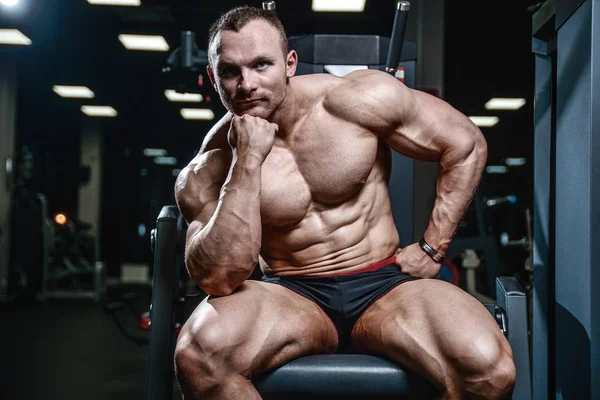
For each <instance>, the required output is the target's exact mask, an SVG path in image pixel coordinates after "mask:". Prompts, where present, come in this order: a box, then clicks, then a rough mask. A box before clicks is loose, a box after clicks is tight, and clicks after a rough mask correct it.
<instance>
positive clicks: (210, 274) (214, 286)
mask: <svg viewBox="0 0 600 400" xmlns="http://www.w3.org/2000/svg"><path fill="white" fill-rule="evenodd" d="M188 271H189V274H190V277H191V278H192V280H193V281H194V282H195V283H196V285H198V287H199V288H200V289H201V290H202V291H203V292H204V293H206V294H209V295H213V296H218V297H223V296H229V295H230V294H232V293H233V292H235V291H236V289H237V288H238V287H239V286H241V285H242V283H244V281H245V280H246V279H248V278H249V277H250V275H251V274H252V271H253V269H246V268H244V269H236V270H232V268H230V267H229V266H226V265H222V266H218V267H216V268H215V267H213V268H207V269H204V268H200V267H196V268H192V267H189V266H188Z"/></svg>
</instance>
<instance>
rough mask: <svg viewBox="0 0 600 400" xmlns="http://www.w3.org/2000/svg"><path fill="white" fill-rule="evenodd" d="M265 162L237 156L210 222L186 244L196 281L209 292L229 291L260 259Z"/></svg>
mask: <svg viewBox="0 0 600 400" xmlns="http://www.w3.org/2000/svg"><path fill="white" fill-rule="evenodd" d="M260 177H261V162H259V161H258V160H256V159H254V158H250V157H239V158H237V157H236V156H234V159H233V162H232V166H231V168H230V171H229V175H228V177H227V179H226V181H225V183H224V185H223V187H222V188H221V192H220V196H219V200H218V204H217V207H216V210H215V213H214V214H213V216H212V218H211V219H210V220H209V222H208V223H207V224H206V226H204V227H203V228H202V229H201V230H199V231H197V232H194V233H193V234H192V235H191V236H190V237H189V238H188V243H187V247H186V265H187V268H188V271H189V272H190V275H191V276H192V278H193V279H194V281H195V282H196V283H197V284H198V286H200V288H202V290H204V291H205V292H207V293H209V294H214V295H221V296H222V295H228V294H230V293H231V292H233V290H235V288H237V287H238V286H239V285H241V284H242V283H243V282H244V281H245V280H246V279H247V278H248V277H249V276H250V275H251V274H252V271H253V269H254V267H255V266H256V264H257V262H258V256H259V253H260V245H261V236H262V227H261V218H260V187H261V178H260Z"/></svg>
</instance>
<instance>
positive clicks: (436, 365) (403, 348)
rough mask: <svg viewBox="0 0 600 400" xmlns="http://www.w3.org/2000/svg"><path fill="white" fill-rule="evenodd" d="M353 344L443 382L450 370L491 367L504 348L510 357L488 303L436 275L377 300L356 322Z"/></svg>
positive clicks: (461, 372)
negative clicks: (435, 277) (484, 303)
mask: <svg viewBox="0 0 600 400" xmlns="http://www.w3.org/2000/svg"><path fill="white" fill-rule="evenodd" d="M352 343H353V346H354V347H355V348H356V349H357V350H358V351H364V352H372V353H376V354H381V355H384V356H386V357H389V358H391V359H392V360H394V361H396V362H398V363H400V364H402V365H404V366H405V367H407V368H409V369H410V370H412V371H415V372H418V373H420V374H421V375H423V376H425V377H427V378H429V379H430V380H431V381H432V382H434V383H435V384H437V385H438V386H439V387H443V386H446V385H447V383H448V380H449V379H452V376H451V375H452V374H454V375H457V374H458V376H463V375H467V374H473V373H476V372H477V371H480V370H485V369H486V368H491V367H492V364H493V363H494V362H495V361H496V360H498V358H499V357H501V356H503V355H504V354H503V353H504V352H506V353H508V354H509V355H510V356H511V357H512V350H511V348H510V345H509V343H508V341H507V340H506V338H505V337H504V335H503V334H502V332H501V330H500V328H499V327H498V324H497V323H496V321H495V320H494V318H493V317H492V316H491V314H490V313H489V311H488V310H487V309H486V308H485V306H484V305H483V304H481V303H480V302H479V301H478V300H477V299H475V298H474V297H473V296H471V295H469V294H468V293H466V292H465V291H463V290H462V289H460V288H458V287H456V286H454V285H452V284H450V283H448V282H444V281H441V280H436V279H421V280H416V281H410V282H405V283H403V284H401V285H399V286H397V287H395V288H394V289H392V290H391V291H390V292H388V293H387V294H386V295H384V296H383V297H381V298H380V299H379V300H377V301H376V302H375V303H373V304H372V305H371V306H370V307H369V308H368V309H367V310H366V311H365V312H364V313H363V315H362V316H361V317H360V318H359V320H358V321H357V323H356V324H355V326H354V328H353V331H352ZM486 364H490V365H486ZM455 377H456V376H455Z"/></svg>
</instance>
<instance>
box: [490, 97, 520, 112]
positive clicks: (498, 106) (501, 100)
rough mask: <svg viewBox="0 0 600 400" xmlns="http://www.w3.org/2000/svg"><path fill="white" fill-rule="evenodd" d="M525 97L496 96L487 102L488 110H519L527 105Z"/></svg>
mask: <svg viewBox="0 0 600 400" xmlns="http://www.w3.org/2000/svg"><path fill="white" fill-rule="evenodd" d="M525 103H526V101H525V99H523V98H505V97H494V98H492V99H490V101H488V102H487V103H485V108H486V109H487V110H518V109H519V108H521V107H523V106H524V105H525Z"/></svg>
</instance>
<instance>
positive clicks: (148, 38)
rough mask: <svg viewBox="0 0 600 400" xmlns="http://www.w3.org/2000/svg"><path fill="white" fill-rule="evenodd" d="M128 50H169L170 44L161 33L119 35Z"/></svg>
mask: <svg viewBox="0 0 600 400" xmlns="http://www.w3.org/2000/svg"><path fill="white" fill-rule="evenodd" d="M119 40H120V41H121V43H122V44H123V46H125V48H126V49H127V50H142V51H169V44H168V43H167V41H166V40H165V38H164V37H162V36H161V35H129V34H121V35H119Z"/></svg>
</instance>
